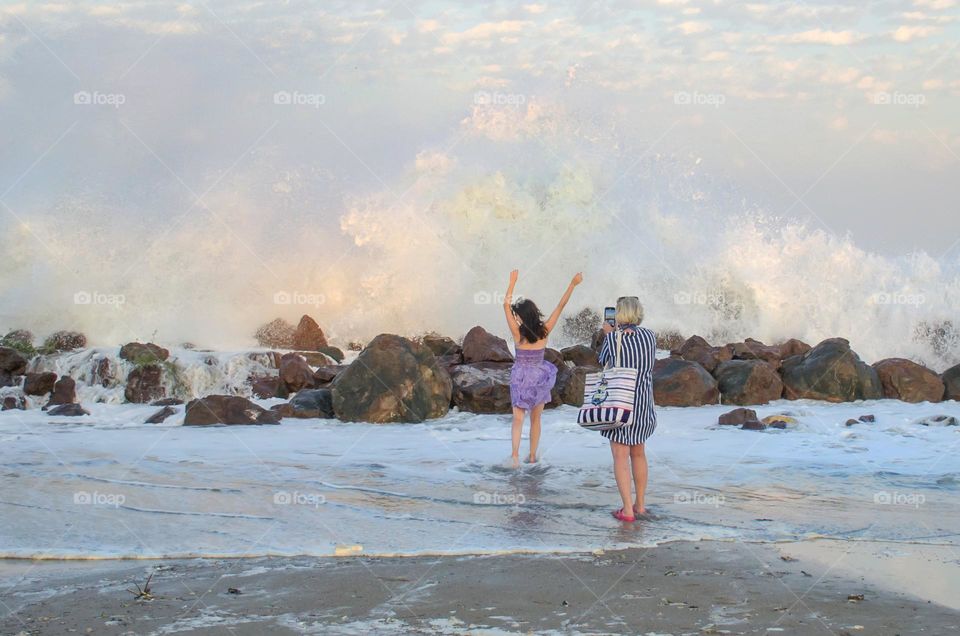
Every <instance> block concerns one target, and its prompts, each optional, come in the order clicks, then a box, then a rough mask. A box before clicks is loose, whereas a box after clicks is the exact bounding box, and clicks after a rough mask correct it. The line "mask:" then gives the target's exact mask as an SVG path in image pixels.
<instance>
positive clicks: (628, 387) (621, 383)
mask: <svg viewBox="0 0 960 636" xmlns="http://www.w3.org/2000/svg"><path fill="white" fill-rule="evenodd" d="M622 338H623V332H621V331H618V332H617V350H616V355H615V357H614V359H613V361H612V362H613V366H612V367H609V366H608V367H606V368H604V369H601V370H600V371H598V372H596V373H588V374H587V376H586V378H585V379H584V387H583V406H581V407H580V413H579V414H578V415H577V423H578V424H579V425H580V426H582V427H583V428H586V429H590V430H592V431H608V430H610V429H614V428H620V427H621V426H628V425H629V424H630V422H631V418H632V416H633V405H634V401H635V399H636V395H637V374H638V370H637V369H634V368H632V367H621V366H620V359H621V358H620V354H621V349H622V342H621V339H622Z"/></svg>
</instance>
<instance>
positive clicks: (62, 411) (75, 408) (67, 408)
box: [47, 403, 90, 417]
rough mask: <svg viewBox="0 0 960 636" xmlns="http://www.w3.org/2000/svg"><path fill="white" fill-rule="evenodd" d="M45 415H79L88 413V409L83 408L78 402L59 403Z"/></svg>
mask: <svg viewBox="0 0 960 636" xmlns="http://www.w3.org/2000/svg"><path fill="white" fill-rule="evenodd" d="M47 415H57V416H64V415H65V416H68V417H80V416H82V415H90V411H88V410H87V409H85V408H83V407H82V406H80V405H79V404H76V403H70V404H60V405H57V406H55V407H53V408H52V409H50V410H49V411H47Z"/></svg>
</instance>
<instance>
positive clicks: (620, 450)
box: [599, 296, 657, 521]
mask: <svg viewBox="0 0 960 636" xmlns="http://www.w3.org/2000/svg"><path fill="white" fill-rule="evenodd" d="M641 322H643V306H642V305H641V304H640V300H639V299H638V298H637V297H636V296H621V297H620V298H618V299H617V313H616V326H615V327H614V326H611V325H610V324H609V323H607V322H606V321H604V323H603V330H604V332H605V333H606V336H605V337H604V339H603V346H602V347H601V348H600V355H599V360H600V364H601V365H606V364H607V363H609V362H611V361H612V360H613V359H614V356H615V354H616V348H617V340H616V332H617V331H621V332H622V333H623V336H622V338H621V353H620V364H621V366H624V367H633V368H635V369H637V371H638V373H637V395H636V398H635V399H634V405H633V422H632V423H630V424H628V425H626V426H621V427H620V428H615V429H612V430H608V431H601V432H600V433H601V435H603V436H604V437H606V438H607V439H609V440H610V450H611V451H612V453H613V475H614V477H616V480H617V489H618V490H619V491H620V498H621V499H622V500H623V507H622V508H621V509H620V510H617V511H616V512H614V513H613V516H614V517H616V518H617V519H619V520H621V521H635V520H636V516H637V515H642V514H645V513H646V511H647V510H646V508H644V506H643V496H644V492H645V491H646V489H647V456H646V454H645V452H644V446H643V445H644V443H646V441H647V438H648V437H650V435H652V434H653V431H654V430H655V429H656V428H657V414H656V412H655V411H654V409H653V363H654V361H655V360H656V354H657V338H656V335H654V333H653V332H652V331H650V330H649V329H647V328H646V327H641V326H640V323H641ZM631 475H632V477H633V482H634V484H635V485H636V492H637V494H636V498H633V497H631V496H630V478H631Z"/></svg>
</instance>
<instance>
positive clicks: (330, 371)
mask: <svg viewBox="0 0 960 636" xmlns="http://www.w3.org/2000/svg"><path fill="white" fill-rule="evenodd" d="M348 366H350V365H347V364H328V365H326V366H322V367H317V370H316V371H314V372H313V385H314V387H316V388H318V389H319V388H322V387H325V386H327V385H328V384H330V383H331V382H333V381H334V380H336V379H337V376H338V375H340V374H341V373H343V371H344V370H346V368H347V367H348Z"/></svg>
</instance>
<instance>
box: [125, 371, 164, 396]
mask: <svg viewBox="0 0 960 636" xmlns="http://www.w3.org/2000/svg"><path fill="white" fill-rule="evenodd" d="M166 395H167V390H166V388H165V387H164V386H163V368H162V367H161V366H160V365H159V364H145V365H143V366H140V367H137V368H135V369H133V370H132V371H131V372H130V373H129V374H128V375H127V386H126V388H125V389H124V391H123V397H124V398H126V400H127V402H133V403H134V404H149V403H150V402H153V401H154V400H159V399H160V398H162V397H166Z"/></svg>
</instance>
